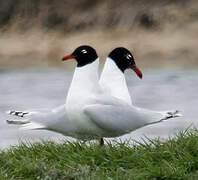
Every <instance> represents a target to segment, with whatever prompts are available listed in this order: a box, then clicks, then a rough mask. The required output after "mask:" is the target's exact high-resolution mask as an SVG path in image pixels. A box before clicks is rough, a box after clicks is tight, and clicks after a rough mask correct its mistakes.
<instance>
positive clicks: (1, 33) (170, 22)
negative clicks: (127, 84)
mask: <svg viewBox="0 0 198 180" xmlns="http://www.w3.org/2000/svg"><path fill="white" fill-rule="evenodd" d="M197 20H198V1H196V0H149V1H148V0H126V1H122V0H100V1H99V0H95V1H91V0H78V1H69V0H0V37H1V39H0V64H1V66H17V65H19V66H21V64H22V65H31V66H32V65H35V64H36V65H44V66H45V65H52V66H54V65H60V62H59V60H60V58H61V56H62V55H64V53H68V52H69V51H72V50H73V49H74V48H75V47H76V46H79V45H81V44H90V45H92V46H94V47H95V48H96V49H97V50H98V52H99V54H100V55H101V57H103V58H104V57H105V56H106V55H107V54H108V52H109V51H111V50H112V48H114V47H116V46H125V47H127V48H129V49H131V50H132V51H133V52H134V53H135V57H136V59H137V58H138V59H140V60H138V61H140V64H142V65H148V64H151V63H150V62H152V64H161V65H164V64H166V62H171V63H172V64H176V65H177V64H178V61H177V62H175V61H176V59H177V60H180V61H182V63H183V64H184V65H188V64H189V61H190V64H191V66H194V65H195V64H196V65H197V64H198V62H197V57H198V53H197V50H196V46H197V45H198V43H197V41H196V36H197V32H198V24H197ZM152 60H153V61H152Z"/></svg>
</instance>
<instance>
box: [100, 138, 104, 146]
mask: <svg viewBox="0 0 198 180" xmlns="http://www.w3.org/2000/svg"><path fill="white" fill-rule="evenodd" d="M100 145H101V146H103V145H104V139H103V138H100Z"/></svg>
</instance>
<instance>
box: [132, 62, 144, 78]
mask: <svg viewBox="0 0 198 180" xmlns="http://www.w3.org/2000/svg"><path fill="white" fill-rule="evenodd" d="M131 69H133V70H134V71H135V73H136V74H137V76H138V77H139V78H140V79H142V76H143V75H142V72H141V71H140V70H139V68H138V67H137V66H136V65H133V66H132V67H131Z"/></svg>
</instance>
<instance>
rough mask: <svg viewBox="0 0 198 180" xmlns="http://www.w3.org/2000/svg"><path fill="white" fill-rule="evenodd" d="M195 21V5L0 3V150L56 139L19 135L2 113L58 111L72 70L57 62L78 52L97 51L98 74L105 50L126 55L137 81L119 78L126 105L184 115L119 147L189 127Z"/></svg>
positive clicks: (196, 75) (186, 1)
mask: <svg viewBox="0 0 198 180" xmlns="http://www.w3.org/2000/svg"><path fill="white" fill-rule="evenodd" d="M197 20H198V1H196V0H158V1H156V0H150V1H147V0H125V1H121V0H107V1H105V0H100V1H99V0H95V1H91V0H78V1H69V0H61V1H55V0H0V148H1V147H3V148H4V147H9V146H10V145H14V144H18V142H19V141H21V140H22V141H23V140H24V139H25V140H28V141H29V140H30V139H33V140H39V139H40V138H41V137H42V138H44V139H48V138H50V139H51V138H53V139H55V140H58V141H59V140H60V139H64V137H63V136H61V135H58V134H55V133H49V132H47V131H45V132H40V131H37V132H27V131H26V132H22V131H20V130H18V128H16V126H15V127H14V126H10V125H7V124H6V122H5V120H6V119H7V118H9V117H7V116H6V115H5V113H4V112H5V111H7V110H9V109H18V110H25V109H35V108H54V107H56V106H58V105H60V104H63V103H64V102H65V97H66V93H67V91H68V88H69V85H70V82H71V79H72V72H73V69H74V67H75V65H76V63H75V61H70V62H67V63H63V62H62V61H61V58H62V56H63V55H65V54H68V53H71V52H72V51H73V50H74V49H75V48H76V47H77V46H79V45H83V44H88V45H91V46H93V47H94V48H95V49H96V50H97V52H98V54H99V56H100V58H101V59H100V60H101V62H102V63H101V68H102V65H103V63H104V62H105V58H106V56H107V55H108V53H109V52H110V51H111V50H112V49H113V48H115V47H118V46H124V47H126V48H128V49H130V50H131V51H132V53H133V54H134V57H135V60H136V64H137V65H138V67H139V68H140V69H141V70H142V71H143V74H144V76H143V80H142V81H140V80H138V79H137V77H136V76H135V75H134V74H133V72H130V71H129V72H128V71H127V72H126V78H127V83H128V86H129V90H130V92H131V96H132V99H133V102H134V103H135V104H136V105H138V106H140V107H144V108H149V109H153V110H169V109H179V110H181V111H182V113H183V114H184V117H182V118H178V119H174V120H171V121H167V122H163V123H160V124H155V125H152V126H148V127H145V128H142V129H140V130H137V131H135V132H133V133H131V134H129V135H126V136H124V137H122V138H123V139H125V138H127V139H128V138H132V139H136V140H140V139H141V138H143V137H144V136H148V137H151V138H156V137H160V138H165V139H166V138H168V137H170V136H172V135H174V134H175V133H177V132H178V131H180V130H185V129H186V128H188V127H194V126H195V127H196V125H197V124H196V123H197V115H196V111H197V107H198V102H197V99H198V95H197V91H198V72H197V67H198V51H197V47H198V41H197V34H198V21H197Z"/></svg>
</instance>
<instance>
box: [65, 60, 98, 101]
mask: <svg viewBox="0 0 198 180" xmlns="http://www.w3.org/2000/svg"><path fill="white" fill-rule="evenodd" d="M98 66H99V58H97V59H96V60H95V61H94V62H92V63H90V64H87V65H85V66H83V67H76V68H75V71H74V75H73V79H72V82H71V85H70V88H69V92H68V95H67V99H68V98H69V97H71V96H72V97H73V96H75V97H76V98H79V97H80V98H83V97H86V96H87V95H89V94H90V93H94V92H96V91H97V90H98V86H99V85H98ZM76 98H75V99H76Z"/></svg>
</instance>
